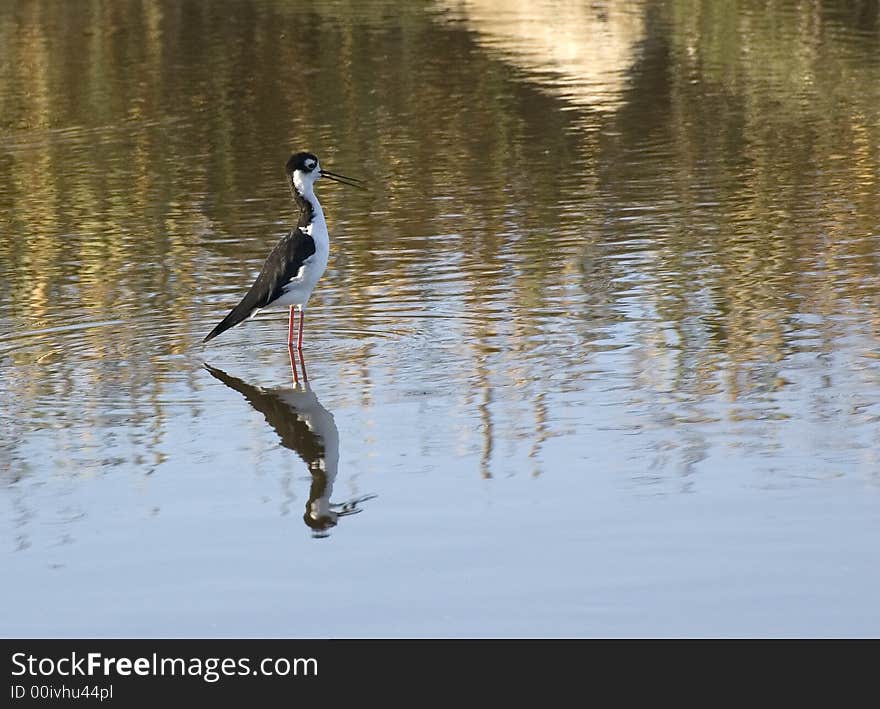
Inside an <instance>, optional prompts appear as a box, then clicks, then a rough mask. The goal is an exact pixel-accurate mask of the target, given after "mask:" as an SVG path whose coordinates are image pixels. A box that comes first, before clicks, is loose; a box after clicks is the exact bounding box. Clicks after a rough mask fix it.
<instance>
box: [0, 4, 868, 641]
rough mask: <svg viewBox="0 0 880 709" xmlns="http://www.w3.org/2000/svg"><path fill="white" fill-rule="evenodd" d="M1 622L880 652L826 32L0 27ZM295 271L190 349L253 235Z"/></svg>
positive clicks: (863, 178) (863, 388) (378, 12)
mask: <svg viewBox="0 0 880 709" xmlns="http://www.w3.org/2000/svg"><path fill="white" fill-rule="evenodd" d="M0 46H2V47H3V48H4V50H3V53H2V57H0V486H2V487H0V498H2V506H0V509H2V512H0V539H2V540H3V548H2V551H0V554H2V556H0V568H2V569H3V576H4V578H5V579H9V580H10V581H8V582H7V583H4V584H3V588H2V591H0V608H2V611H0V629H2V630H0V632H2V633H3V634H4V635H8V636H12V635H25V636H34V635H37V636H42V635H49V636H56V635H62V636H66V635H72V636H83V635H86V636H95V635H97V636H131V635H133V636H204V635H208V636H211V635H216V636H233V637H234V636H285V637H299V636H306V637H324V636H330V637H339V636H345V637H350V636H383V637H384V636H430V637H435V636H466V637H471V636H535V635H537V636H594V635H599V636H608V635H612V636H631V635H649V636H655V635H673V636H678V635H687V636H695V635H696V636H703V635H708V636H717V635H725V636H730V635H760V636H780V635H782V636H788V635H809V636H826V635H832V636H838V635H860V636H861V635H873V636H876V635H877V634H878V633H880V608H878V604H877V601H876V599H877V598H878V597H880V593H878V592H880V571H878V568H880V566H878V564H877V563H876V560H877V554H876V544H875V540H876V539H877V538H878V533H880V522H878V520H880V515H878V512H880V460H878V450H880V428H878V426H880V403H878V402H880V278H878V275H880V227H878V225H880V199H878V198H880V186H878V179H880V20H878V14H877V9H876V4H874V3H868V2H862V3H849V2H830V1H828V2H820V3H801V2H794V1H788V0H786V1H783V2H777V3H772V4H770V5H768V4H767V3H764V2H758V0H754V1H749V0H746V1H744V2H738V3H726V2H710V1H709V0H705V1H702V2H700V1H698V0H667V1H665V2H638V1H632V2H627V1H620V2H595V3H581V2H549V1H545V0H538V1H537V2H535V1H532V2H516V1H514V0H510V1H508V2H501V1H500V0H449V1H446V0H443V1H438V2H415V3H414V2H392V1H391V0H388V1H372V2H353V1H352V2H346V1H344V0H336V1H335V2H321V3H314V4H311V3H305V2H283V1H281V0H278V1H273V0H254V1H244V2H235V3H196V2H183V3H178V2H161V1H155V2H152V1H149V0H140V1H137V0H126V1H124V2H113V3H107V2H99V1H98V0H95V1H94V2H85V3H76V4H70V3H64V2H61V1H60V0H32V1H26V0H21V1H15V2H11V3H5V4H3V5H2V7H0ZM300 149H308V150H311V151H313V152H315V153H317V154H318V155H319V156H320V157H321V159H322V161H323V163H324V164H325V165H326V166H327V167H329V168H330V169H332V170H337V171H339V172H342V173H344V174H352V175H355V176H358V177H361V178H363V179H365V180H367V181H368V182H369V183H370V189H369V190H368V191H367V192H363V193H362V192H357V191H353V190H346V188H345V187H342V186H340V185H335V184H332V183H321V184H319V186H318V194H319V196H320V198H321V200H322V203H323V205H324V209H325V212H326V214H327V218H328V222H329V225H330V230H331V238H332V245H331V260H330V265H329V267H328V270H327V273H326V274H325V276H324V278H323V280H322V281H321V283H320V285H319V287H318V289H317V291H316V292H315V295H314V296H313V298H312V301H311V303H310V307H309V310H308V314H307V319H306V326H307V327H306V344H305V349H304V360H305V364H306V367H307V371H308V377H309V381H308V385H306V384H304V383H303V382H300V383H299V384H298V385H294V383H293V382H292V378H291V371H290V363H289V360H288V352H287V349H286V346H285V344H284V342H285V338H286V334H287V331H286V315H285V314H284V313H283V312H280V311H279V312H276V313H274V314H273V313H271V312H267V313H266V314H264V315H263V316H261V317H260V318H259V319H258V320H256V321H252V322H249V323H247V324H246V325H244V326H242V327H240V328H236V329H234V330H232V331H229V332H228V333H225V334H224V335H223V336H222V337H221V338H218V339H217V340H215V341H212V342H211V343H210V344H209V345H207V346H204V345H202V344H201V340H202V338H203V337H204V335H205V334H206V333H207V332H208V331H209V330H210V329H211V327H212V326H213V325H214V324H215V323H216V322H217V321H218V320H219V319H220V318H221V317H222V316H223V315H224V314H225V313H226V312H227V311H228V309H229V308H230V307H232V306H233V305H234V304H235V303H236V302H237V300H238V298H240V297H241V295H242V294H243V293H244V290H245V289H246V288H247V287H248V286H249V285H250V283H251V281H252V279H253V277H254V276H255V274H256V272H257V271H258V270H259V267H260V265H261V263H262V260H263V258H265V255H266V254H267V253H268V251H269V250H270V249H271V247H272V245H273V244H274V242H275V241H276V240H277V238H279V237H280V236H281V235H282V234H283V233H284V232H285V230H287V229H289V228H290V226H291V225H292V224H293V223H294V220H295V214H294V213H293V206H292V204H291V201H290V196H289V192H288V190H287V188H286V186H285V183H284V176H283V166H284V162H285V160H286V158H287V156H288V155H289V153H290V152H291V151H294V150H300Z"/></svg>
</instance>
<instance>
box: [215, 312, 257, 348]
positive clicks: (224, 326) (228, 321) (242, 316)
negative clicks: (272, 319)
mask: <svg viewBox="0 0 880 709" xmlns="http://www.w3.org/2000/svg"><path fill="white" fill-rule="evenodd" d="M254 310H255V309H254V308H252V307H249V305H247V304H245V303H239V304H238V305H236V306H235V307H234V308H233V309H232V310H230V311H229V314H228V315H227V316H226V317H225V318H223V319H222V320H221V321H220V322H218V323H217V324H216V325H215V326H214V329H213V330H211V332H209V333H208V334H207V335H206V336H205V339H204V340H202V342H208V341H209V340H213V339H214V338H215V337H217V335H219V334H221V333H223V332H226V331H227V330H228V329H229V328H231V327H235V326H236V325H238V324H239V323H240V322H243V321H245V320H247V319H248V318H249V317H250V316H251V315H253V313H254Z"/></svg>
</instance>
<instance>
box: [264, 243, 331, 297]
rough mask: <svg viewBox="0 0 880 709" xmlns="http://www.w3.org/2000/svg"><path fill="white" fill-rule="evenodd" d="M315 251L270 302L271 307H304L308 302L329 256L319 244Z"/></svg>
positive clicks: (326, 250) (322, 273)
mask: <svg viewBox="0 0 880 709" xmlns="http://www.w3.org/2000/svg"><path fill="white" fill-rule="evenodd" d="M316 246H317V250H316V251H315V253H314V254H312V255H311V256H309V258H307V259H306V260H305V261H304V262H303V265H302V266H301V267H300V269H299V273H297V274H296V276H294V277H293V278H292V279H291V280H290V283H288V284H287V285H286V286H284V292H283V293H282V294H281V296H280V297H279V298H278V299H277V300H273V301H272V305H279V306H288V305H299V306H302V307H305V305H306V303H308V302H309V298H310V297H311V295H312V291H313V290H314V288H315V285H316V284H317V283H318V281H319V280H320V278H321V276H323V275H324V270H325V269H326V268H327V258H328V256H329V249H328V248H326V247H325V248H321V244H320V243H318V244H316Z"/></svg>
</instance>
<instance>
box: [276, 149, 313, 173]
mask: <svg viewBox="0 0 880 709" xmlns="http://www.w3.org/2000/svg"><path fill="white" fill-rule="evenodd" d="M316 167H318V157H317V155H313V154H312V153H294V154H293V155H291V156H290V159H289V160H288V161H287V165H286V167H285V168H284V170H285V172H286V173H287V174H288V175H293V173H294V172H295V171H296V170H299V171H301V172H305V173H310V172H312V171H313V170H314V169H315V168H316Z"/></svg>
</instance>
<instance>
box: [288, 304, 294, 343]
mask: <svg viewBox="0 0 880 709" xmlns="http://www.w3.org/2000/svg"><path fill="white" fill-rule="evenodd" d="M287 346H288V347H292V346H293V306H292V305H291V306H290V319H289V320H288V321H287Z"/></svg>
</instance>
